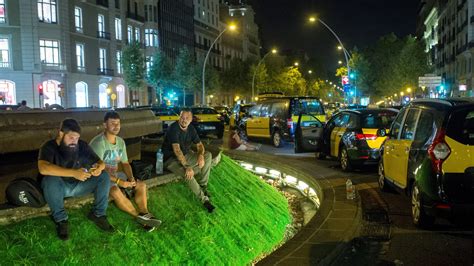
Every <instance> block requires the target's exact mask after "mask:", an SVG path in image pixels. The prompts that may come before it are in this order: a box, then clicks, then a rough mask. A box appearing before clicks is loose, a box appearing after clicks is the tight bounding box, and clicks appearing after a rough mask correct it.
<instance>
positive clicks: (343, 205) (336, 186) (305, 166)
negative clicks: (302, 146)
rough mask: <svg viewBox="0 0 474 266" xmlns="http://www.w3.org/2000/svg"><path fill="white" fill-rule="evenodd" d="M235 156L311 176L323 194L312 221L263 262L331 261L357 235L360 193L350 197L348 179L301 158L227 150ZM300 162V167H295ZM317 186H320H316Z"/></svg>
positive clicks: (303, 262) (307, 262)
mask: <svg viewBox="0 0 474 266" xmlns="http://www.w3.org/2000/svg"><path fill="white" fill-rule="evenodd" d="M225 154H226V155H229V156H230V157H232V158H235V159H238V160H243V161H247V162H252V163H253V164H255V165H259V166H263V167H270V166H271V168H273V169H276V170H280V171H281V172H284V173H287V174H291V175H294V176H296V177H298V178H302V179H304V178H305V177H306V178H309V179H310V180H305V181H308V183H309V184H311V186H313V187H314V188H315V189H316V190H317V191H318V193H319V194H320V198H321V206H320V208H319V210H318V211H317V213H316V215H315V216H314V217H313V218H312V219H311V221H310V222H309V223H308V224H307V225H306V226H304V227H303V229H302V230H301V231H299V232H298V233H297V234H296V235H295V236H294V237H293V238H292V239H290V240H289V241H288V242H286V243H285V244H284V245H283V246H281V247H280V248H278V249H277V250H275V251H274V252H273V253H271V254H270V255H269V256H267V257H266V258H264V259H263V260H261V261H260V262H258V264H259V265H275V264H279V265H314V264H323V265H327V264H330V263H331V262H332V261H333V260H334V259H335V258H336V257H337V255H338V254H339V253H340V252H341V251H342V250H343V249H344V247H345V246H346V244H347V243H348V242H349V241H350V240H351V239H352V238H353V236H354V235H355V234H356V232H357V230H358V229H359V227H360V225H361V219H362V218H361V204H360V200H359V197H357V198H356V199H355V200H347V199H346V188H345V182H346V179H345V178H342V177H335V176H334V175H332V176H331V173H330V172H328V171H325V170H324V169H318V168H319V167H318V166H316V165H315V164H312V163H311V160H306V161H303V160H301V158H293V157H284V156H273V155H268V154H262V153H254V152H239V151H226V152H225ZM291 165H298V168H297V169H296V168H294V167H291ZM315 186H316V187H315Z"/></svg>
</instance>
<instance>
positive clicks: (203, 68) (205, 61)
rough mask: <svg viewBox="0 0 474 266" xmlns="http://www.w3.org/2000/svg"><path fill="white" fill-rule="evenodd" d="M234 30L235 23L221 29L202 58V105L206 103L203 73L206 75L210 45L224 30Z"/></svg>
mask: <svg viewBox="0 0 474 266" xmlns="http://www.w3.org/2000/svg"><path fill="white" fill-rule="evenodd" d="M228 29H229V30H232V31H233V30H235V29H236V26H235V25H229V27H227V28H225V29H223V30H222V31H221V32H220V33H219V35H217V37H216V39H215V40H214V41H213V42H212V44H211V46H210V47H209V50H207V54H206V57H205V58H204V63H203V65H202V101H201V102H202V105H206V79H205V75H206V63H207V59H208V58H209V54H210V53H211V50H212V47H213V46H214V44H215V43H216V42H217V40H219V38H220V37H221V36H222V34H224V32H226V31H227V30H228Z"/></svg>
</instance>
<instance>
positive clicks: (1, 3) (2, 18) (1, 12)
mask: <svg viewBox="0 0 474 266" xmlns="http://www.w3.org/2000/svg"><path fill="white" fill-rule="evenodd" d="M6 13H7V10H6V9H5V0H0V23H6V22H7V20H6Z"/></svg>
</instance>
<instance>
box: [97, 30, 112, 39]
mask: <svg viewBox="0 0 474 266" xmlns="http://www.w3.org/2000/svg"><path fill="white" fill-rule="evenodd" d="M97 38H101V39H106V40H110V32H106V31H97Z"/></svg>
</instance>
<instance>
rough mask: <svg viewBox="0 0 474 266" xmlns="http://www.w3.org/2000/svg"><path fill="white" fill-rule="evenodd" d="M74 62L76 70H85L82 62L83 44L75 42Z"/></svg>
mask: <svg viewBox="0 0 474 266" xmlns="http://www.w3.org/2000/svg"><path fill="white" fill-rule="evenodd" d="M76 63H77V70H78V71H85V70H86V69H85V64H84V44H82V43H76Z"/></svg>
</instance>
